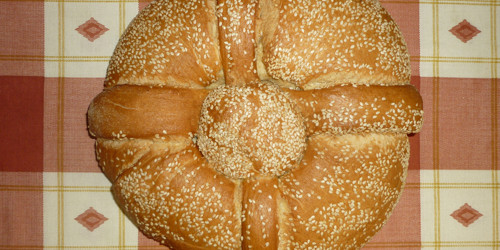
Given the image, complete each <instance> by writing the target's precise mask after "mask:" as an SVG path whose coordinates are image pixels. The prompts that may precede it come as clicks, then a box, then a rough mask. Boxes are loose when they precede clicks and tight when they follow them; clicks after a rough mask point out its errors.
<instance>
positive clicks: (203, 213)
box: [88, 0, 423, 249]
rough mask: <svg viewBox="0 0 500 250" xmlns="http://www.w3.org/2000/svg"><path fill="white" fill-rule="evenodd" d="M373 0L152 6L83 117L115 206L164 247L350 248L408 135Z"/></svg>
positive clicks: (406, 93)
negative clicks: (86, 121) (94, 144)
mask: <svg viewBox="0 0 500 250" xmlns="http://www.w3.org/2000/svg"><path fill="white" fill-rule="evenodd" d="M409 82H410V68H409V55H408V51H407V48H406V44H405V42H404V40H403V37H402V35H401V32H400V31H399V28H398V27H397V25H396V24H395V23H394V21H393V20H392V18H391V17H390V15H389V14H388V13H387V11H386V10H385V9H384V8H382V6H381V5H380V4H379V3H378V1H374V0H364V1H362V0H337V1H333V0H332V1H314V0H313V1H301V2H295V1H285V0H283V1H278V0H260V1H258V0H251V1H250V0H242V1H236V0H227V1H226V0H220V1H211V0H197V1H180V0H156V1H153V2H152V3H151V4H150V5H149V6H147V7H146V8H145V9H144V10H142V11H141V12H140V13H139V14H138V16H137V17H136V18H135V19H134V20H133V21H132V22H131V23H130V25H129V26H128V28H127V29H126V31H125V33H124V34H123V35H122V37H121V38H120V41H119V43H118V45H117V47H116V49H115V52H114V54H113V56H112V58H111V61H110V64H109V67H108V71H107V76H106V79H105V83H104V86H105V89H104V91H103V92H102V93H100V94H99V95H98V96H96V98H95V99H94V100H93V101H92V103H91V104H90V106H89V110H88V125H89V132H90V133H91V134H92V135H93V136H94V137H95V138H96V157H97V160H98V163H99V166H100V167H101V169H102V170H103V172H104V174H105V175H106V176H107V177H108V178H109V180H110V181H111V182H112V183H113V185H112V193H113V195H114V197H115V200H116V202H117V204H118V205H119V206H120V208H121V209H122V210H123V211H124V213H125V214H126V215H127V216H128V217H129V218H130V220H131V221H132V222H133V223H134V224H136V225H137V227H138V228H139V229H140V230H141V232H143V233H144V234H145V235H146V236H148V237H150V238H152V239H154V240H157V241H159V242H161V243H162V244H164V245H166V246H168V247H170V248H172V249H358V248H360V247H361V246H363V245H364V244H365V243H366V242H367V241H368V240H369V239H370V238H371V237H372V236H373V235H374V234H375V233H376V232H377V231H379V229H380V228H381V227H382V226H383V225H384V223H385V222H386V221H387V218H388V217H389V216H390V214H391V212H392V210H393V208H394V207H395V205H396V203H397V201H398V199H399V197H400V195H401V192H402V190H403V187H404V182H405V178H406V173H407V167H408V161H409V155H410V152H409V142H408V136H407V134H412V133H417V132H418V131H419V130H420V128H421V126H422V116H423V111H422V110H423V107H422V99H421V97H420V95H419V93H418V91H417V90H416V89H415V87H413V86H412V85H410V83H409Z"/></svg>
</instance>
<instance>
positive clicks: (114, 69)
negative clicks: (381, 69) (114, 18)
mask: <svg viewBox="0 0 500 250" xmlns="http://www.w3.org/2000/svg"><path fill="white" fill-rule="evenodd" d="M217 36H218V35H217V18H216V16H215V0H203V1H188V2H186V1H182V0H173V1H162V0H159V1H154V2H152V3H151V4H150V5H148V6H147V7H146V8H144V9H143V10H142V11H141V12H140V13H139V15H138V16H137V17H136V18H135V19H134V20H133V21H132V22H131V24H130V25H129V26H128V28H127V30H126V31H125V33H124V34H123V35H122V37H121V39H120V41H119V43H118V45H117V47H116V49H115V51H114V53H113V56H112V58H111V61H110V64H109V66H108V72H107V76H106V81H105V86H106V87H113V86H115V85H117V84H133V85H150V86H151V85H155V86H177V87H193V88H199V87H203V86H208V85H210V84H213V83H216V82H217V81H220V80H222V79H221V74H220V73H221V72H222V66H221V65H220V51H219V46H218V45H219V44H218V42H217Z"/></svg>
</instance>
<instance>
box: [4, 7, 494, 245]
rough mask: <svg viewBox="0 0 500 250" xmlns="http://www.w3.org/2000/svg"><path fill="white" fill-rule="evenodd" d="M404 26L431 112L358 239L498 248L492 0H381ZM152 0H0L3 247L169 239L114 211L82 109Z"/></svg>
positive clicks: (99, 87) (378, 242) (414, 68)
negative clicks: (385, 204)
mask: <svg viewBox="0 0 500 250" xmlns="http://www.w3.org/2000/svg"><path fill="white" fill-rule="evenodd" d="M381 3H382V5H383V6H384V7H385V8H386V9H387V10H388V11H389V12H390V13H391V15H392V16H393V18H394V19H395V20H396V22H397V23H398V24H399V25H400V28H401V30H402V32H403V33H404V35H405V38H406V42H407V44H408V47H409V51H410V54H411V66H412V71H413V77H412V83H413V84H414V85H415V86H417V88H419V90H420V92H421V94H422V97H423V100H424V112H425V122H424V128H423V130H422V132H421V133H420V134H417V135H414V136H411V139H410V140H411V151H412V155H411V159H410V169H409V174H408V178H407V184H406V188H405V190H404V193H403V195H402V197H401V200H400V202H399V204H398V205H397V207H396V209H395V211H394V213H393V215H392V216H391V217H390V219H389V221H388V222H387V224H386V225H385V226H384V227H383V229H382V230H381V231H380V232H379V233H378V234H377V235H376V236H375V237H374V238H373V239H372V240H371V241H370V242H369V243H368V244H367V245H366V246H365V247H364V249H372V248H383V249H386V248H395V249H417V248H430V249H441V248H467V249H499V248H500V226H499V225H500V221H499V220H500V217H499V213H500V212H499V211H500V199H499V191H500V189H499V187H500V185H499V183H500V177H499V176H500V172H499V168H498V162H499V159H498V148H499V140H498V122H499V113H498V107H499V102H498V76H499V72H500V68H499V65H500V63H499V62H500V61H499V51H498V48H499V47H500V46H499V45H500V38H499V36H500V24H499V21H498V20H499V17H500V15H499V14H498V12H497V10H498V9H499V8H498V7H499V5H500V2H499V1H495V0H493V1H492V0H420V1H418V0H417V1H410V0H400V1H396V0H384V1H382V2H381ZM147 4H148V2H145V1H143V2H138V1H135V0H110V1H89V0H80V1H69V0H58V1H36V0H33V1H30V0H23V1H20V0H19V1H16V0H9V1H0V20H1V22H0V34H1V35H0V114H1V115H0V124H1V126H0V138H1V140H0V159H1V160H0V249H42V248H47V249H164V247H162V246H160V245H158V244H157V243H156V242H153V241H151V240H149V239H147V238H146V237H144V236H143V235H141V234H140V233H139V232H138V230H137V229H136V228H135V227H134V225H132V223H130V221H129V220H128V219H127V218H126V217H125V216H124V215H123V214H122V213H121V212H120V210H119V208H118V207H117V206H116V204H115V202H114V201H113V198H112V196H111V194H110V191H109V189H110V183H109V181H108V180H107V179H106V178H105V177H104V175H103V174H102V173H101V171H100V169H99V168H98V166H97V163H96V161H95V156H94V141H93V140H92V139H91V138H90V137H89V135H88V132H87V130H86V111H87V107H88V104H89V103H90V101H91V99H92V98H93V97H94V96H95V95H96V94H97V93H99V92H100V91H101V90H102V86H103V77H104V75H105V70H106V67H107V63H108V60H109V58H110V56H111V54H112V51H113V49H114V46H115V45H116V43H117V41H118V39H119V37H120V34H121V33H122V32H123V31H124V30H125V28H126V26H127V24H128V23H129V22H130V21H131V20H132V18H133V17H134V16H135V15H136V14H137V13H138V11H139V10H140V9H141V8H143V7H144V6H146V5H147Z"/></svg>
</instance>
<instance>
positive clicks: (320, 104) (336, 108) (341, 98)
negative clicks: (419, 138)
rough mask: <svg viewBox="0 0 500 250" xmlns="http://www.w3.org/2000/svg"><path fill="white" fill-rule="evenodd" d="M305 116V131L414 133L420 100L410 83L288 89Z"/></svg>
mask: <svg viewBox="0 0 500 250" xmlns="http://www.w3.org/2000/svg"><path fill="white" fill-rule="evenodd" d="M288 92H289V93H290V95H291V98H292V99H294V101H295V102H296V103H297V106H298V108H299V109H300V111H301V113H302V115H303V116H304V119H305V124H306V127H307V134H308V135H313V134H318V133H329V134H348V133H366V132H379V133H387V132H391V133H405V134H410V133H415V132H418V130H419V129H420V128H421V127H422V123H423V111H422V108H423V102H422V97H421V96H420V94H419V93H418V91H417V89H416V88H415V87H413V86H412V85H400V86H373V85H372V86H368V85H360V86H357V85H351V84H348V85H337V86H333V87H329V88H324V89H314V90H309V91H294V90H288Z"/></svg>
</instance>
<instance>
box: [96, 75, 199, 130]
mask: <svg viewBox="0 0 500 250" xmlns="http://www.w3.org/2000/svg"><path fill="white" fill-rule="evenodd" d="M207 94H208V91H207V90H203V89H185V88H182V89H180V88H177V89H176V88H171V87H164V88H152V87H146V86H133V85H132V86H131V85H123V86H116V87H113V88H109V89H106V90H105V91H103V92H101V93H100V94H99V95H98V96H96V97H95V98H94V100H93V101H92V103H91V105H90V107H89V110H88V119H89V131H90V132H91V133H92V134H93V135H94V136H96V137H98V138H107V139H111V138H157V139H160V138H162V137H165V136H170V135H183V136H187V135H188V134H189V133H194V132H196V129H197V128H198V120H199V113H200V107H201V104H202V103H203V100H204V98H205V96H206V95H207Z"/></svg>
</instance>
